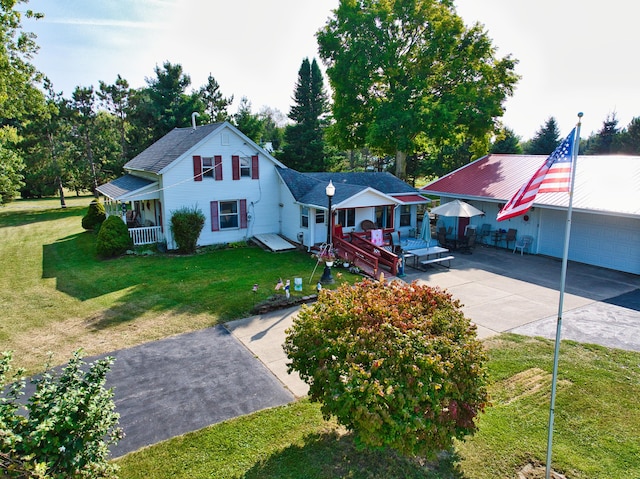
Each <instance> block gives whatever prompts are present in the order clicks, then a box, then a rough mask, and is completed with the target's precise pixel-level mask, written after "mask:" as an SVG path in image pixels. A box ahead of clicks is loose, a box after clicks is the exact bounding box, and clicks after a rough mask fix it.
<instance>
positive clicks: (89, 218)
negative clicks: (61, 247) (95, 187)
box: [82, 200, 107, 231]
mask: <svg viewBox="0 0 640 479" xmlns="http://www.w3.org/2000/svg"><path fill="white" fill-rule="evenodd" d="M106 219H107V212H106V210H105V209H104V205H103V204H102V202H100V201H98V200H93V201H92V202H91V203H90V204H89V210H88V211H87V214H86V215H84V216H83V217H82V227H83V228H84V229H85V230H89V231H91V230H99V229H100V225H101V224H102V223H103V222H104V220H106Z"/></svg>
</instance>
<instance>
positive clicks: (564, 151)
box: [497, 128, 576, 221]
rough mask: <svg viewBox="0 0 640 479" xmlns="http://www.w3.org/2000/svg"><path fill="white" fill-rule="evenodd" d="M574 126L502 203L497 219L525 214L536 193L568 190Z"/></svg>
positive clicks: (506, 218)
mask: <svg viewBox="0 0 640 479" xmlns="http://www.w3.org/2000/svg"><path fill="white" fill-rule="evenodd" d="M575 133H576V129H575V128H574V129H573V130H571V133H569V136H567V137H566V138H565V140H564V141H563V142H562V143H560V145H559V146H558V148H556V149H555V151H554V152H553V153H551V155H550V156H549V158H547V159H546V160H545V161H544V163H543V164H542V166H541V167H540V168H539V169H538V171H536V173H535V175H533V177H532V178H531V179H530V180H529V181H528V182H527V183H525V184H524V185H522V187H520V189H519V190H518V192H517V193H516V194H515V195H514V196H513V198H511V199H510V200H509V202H508V203H507V204H506V205H504V207H503V208H502V209H501V210H500V212H499V213H498V218H497V219H498V221H503V220H508V219H509V218H513V217H514V216H520V215H523V214H525V213H526V212H527V211H529V208H531V205H532V204H533V202H534V201H535V199H536V196H537V195H538V193H554V192H558V191H569V189H570V187H571V162H572V160H573V148H574V145H575V141H576V139H575Z"/></svg>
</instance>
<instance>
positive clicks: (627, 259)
mask: <svg viewBox="0 0 640 479" xmlns="http://www.w3.org/2000/svg"><path fill="white" fill-rule="evenodd" d="M566 221H567V213H566V212H565V211H558V210H548V209H545V210H543V211H542V212H541V221H540V235H539V247H538V252H539V253H540V254H545V255H548V256H554V257H557V258H561V257H562V250H563V247H564V231H565V226H566ZM569 259H570V260H572V261H578V262H580V263H587V264H592V265H595V266H602V267H605V268H610V269H615V270H618V271H626V272H628V273H634V274H640V220H639V219H632V218H622V217H613V216H607V215H599V214H586V213H577V212H574V213H573V216H572V221H571V239H570V241H569Z"/></svg>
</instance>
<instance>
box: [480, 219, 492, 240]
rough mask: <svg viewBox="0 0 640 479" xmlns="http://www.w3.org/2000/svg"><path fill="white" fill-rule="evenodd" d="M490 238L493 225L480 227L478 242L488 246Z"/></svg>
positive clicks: (486, 224) (487, 224)
mask: <svg viewBox="0 0 640 479" xmlns="http://www.w3.org/2000/svg"><path fill="white" fill-rule="evenodd" d="M490 236H491V225H490V224H489V223H485V224H483V225H482V226H481V227H480V232H479V233H478V242H480V243H482V244H485V245H486V244H487V242H488V241H489V237H490Z"/></svg>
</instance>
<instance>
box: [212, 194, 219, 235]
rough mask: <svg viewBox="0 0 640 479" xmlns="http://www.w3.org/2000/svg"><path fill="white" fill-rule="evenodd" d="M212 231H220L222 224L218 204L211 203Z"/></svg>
mask: <svg viewBox="0 0 640 479" xmlns="http://www.w3.org/2000/svg"><path fill="white" fill-rule="evenodd" d="M211 231H220V222H219V221H218V202H217V201H212V202H211Z"/></svg>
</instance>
